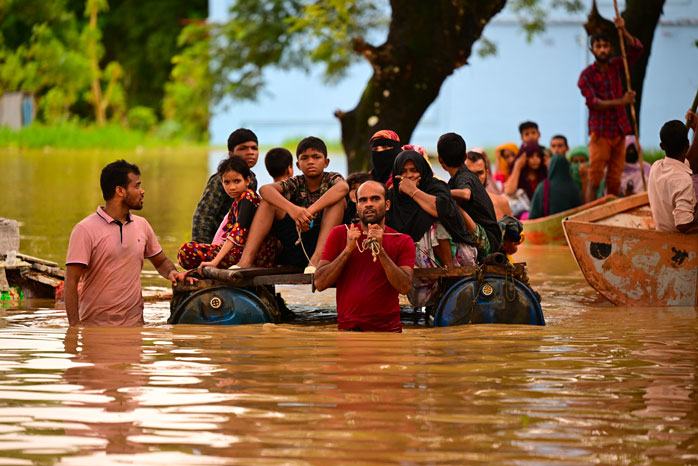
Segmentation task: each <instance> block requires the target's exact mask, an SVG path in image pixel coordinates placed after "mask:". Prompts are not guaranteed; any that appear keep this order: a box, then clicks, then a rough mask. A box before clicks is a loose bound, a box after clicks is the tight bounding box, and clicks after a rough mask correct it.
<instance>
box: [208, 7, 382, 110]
mask: <svg viewBox="0 0 698 466" xmlns="http://www.w3.org/2000/svg"><path fill="white" fill-rule="evenodd" d="M375 3H376V2H371V1H369V0H348V1H340V0H328V1H325V2H313V1H309V0H269V1H264V2H260V1H258V0H238V1H236V2H235V3H234V4H233V6H232V7H231V9H230V20H229V21H228V22H226V23H224V24H220V25H211V26H210V27H209V36H210V37H211V48H210V53H211V57H215V59H213V60H211V63H210V67H211V73H212V75H213V76H214V77H215V81H214V86H213V95H212V97H213V98H214V102H220V101H221V100H222V99H223V98H224V97H232V98H237V99H255V98H256V96H257V95H258V93H259V92H260V90H261V89H262V88H263V87H264V85H265V80H264V76H263V71H264V69H265V68H267V67H269V66H275V67H277V68H280V69H290V68H300V69H305V70H308V69H309V67H310V65H311V64H313V63H322V64H324V65H325V70H324V76H325V78H326V79H328V80H337V79H340V78H341V77H343V76H344V73H345V72H346V69H347V67H348V66H349V65H350V64H351V63H352V61H354V60H356V59H358V56H357V55H356V54H355V53H354V52H353V51H352V41H353V39H354V38H356V37H361V36H363V35H365V34H366V33H367V32H368V31H370V30H372V29H375V27H377V26H379V25H382V24H383V25H384V24H385V18H384V16H383V15H382V14H381V13H380V12H381V11H385V10H381V9H380V8H379V7H377V6H375Z"/></svg>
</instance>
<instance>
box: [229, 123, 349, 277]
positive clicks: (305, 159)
mask: <svg viewBox="0 0 698 466" xmlns="http://www.w3.org/2000/svg"><path fill="white" fill-rule="evenodd" d="M296 157H297V159H298V160H297V162H296V165H297V166H298V168H299V169H300V170H301V172H303V174H302V175H297V176H294V177H291V178H288V179H287V180H284V181H280V182H276V183H272V184H268V185H265V186H262V187H261V188H260V189H259V193H260V195H261V196H262V198H263V201H262V203H261V204H260V206H259V211H258V213H257V215H256V216H255V218H254V222H253V223H252V226H251V227H250V236H249V241H248V243H247V246H246V247H245V250H244V251H243V254H242V257H241V258H240V261H239V262H238V263H237V267H239V268H245V267H253V266H254V265H255V263H256V262H255V261H256V260H257V256H258V251H259V250H260V246H262V241H263V239H264V237H265V236H266V235H268V234H269V232H270V231H272V232H273V233H274V234H275V235H276V237H277V238H278V239H279V241H280V242H281V244H282V246H283V250H282V251H281V253H280V254H279V258H278V262H279V264H282V265H289V266H293V267H297V268H304V267H305V273H310V274H312V273H315V267H316V266H317V264H318V263H319V262H320V257H321V254H322V249H323V247H324V246H325V241H326V240H327V236H328V235H329V234H330V231H331V230H332V228H334V227H335V226H337V225H339V224H340V223H341V221H342V217H343V216H344V207H345V202H344V197H345V196H346V195H347V193H348V192H349V186H348V185H347V183H346V181H344V178H343V177H342V175H340V174H339V173H335V172H326V171H325V169H326V168H327V166H328V165H329V163H330V159H328V158H327V146H326V145H325V143H324V142H323V141H322V139H319V138H316V137H314V136H309V137H307V138H305V139H303V140H302V141H301V142H299V143H298V147H297V148H296ZM299 240H300V241H299Z"/></svg>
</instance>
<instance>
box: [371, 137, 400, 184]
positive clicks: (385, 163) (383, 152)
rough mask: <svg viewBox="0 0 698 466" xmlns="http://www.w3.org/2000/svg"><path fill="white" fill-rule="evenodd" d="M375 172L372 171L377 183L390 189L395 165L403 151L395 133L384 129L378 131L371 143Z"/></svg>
mask: <svg viewBox="0 0 698 466" xmlns="http://www.w3.org/2000/svg"><path fill="white" fill-rule="evenodd" d="M369 144H370V146H371V159H372V161H373V170H371V171H370V173H371V176H372V177H373V179H374V180H375V181H378V182H380V183H383V184H384V185H386V186H387V187H388V188H390V187H392V185H393V163H394V162H395V158H396V157H397V155H398V154H399V153H400V152H401V151H402V143H401V142H400V137H399V136H398V135H397V133H396V132H395V131H390V130H389V129H383V130H380V131H377V132H376V133H375V134H374V135H373V136H371V139H370V141H369Z"/></svg>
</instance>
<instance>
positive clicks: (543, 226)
mask: <svg viewBox="0 0 698 466" xmlns="http://www.w3.org/2000/svg"><path fill="white" fill-rule="evenodd" d="M614 199H616V196H613V195H611V194H609V195H606V196H604V197H601V198H599V199H596V200H595V201H592V202H589V203H587V204H583V205H580V206H579V207H575V208H574V209H569V210H565V211H564V212H559V213H557V214H553V215H548V216H547V217H541V218H535V219H533V220H524V221H523V222H522V223H523V225H524V229H523V231H524V234H525V235H526V243H529V244H567V241H566V240H565V232H564V231H563V230H562V221H563V220H564V219H565V218H566V217H569V216H570V215H574V214H576V213H578V212H582V211H584V210H586V209H590V208H592V207H596V206H598V205H601V204H605V203H606V202H609V201H612V200H614Z"/></svg>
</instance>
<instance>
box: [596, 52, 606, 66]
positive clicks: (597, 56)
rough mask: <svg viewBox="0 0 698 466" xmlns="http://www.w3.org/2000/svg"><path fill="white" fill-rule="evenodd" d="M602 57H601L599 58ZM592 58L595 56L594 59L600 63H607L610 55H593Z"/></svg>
mask: <svg viewBox="0 0 698 466" xmlns="http://www.w3.org/2000/svg"><path fill="white" fill-rule="evenodd" d="M601 57H603V58H601ZM594 58H596V61H597V62H599V63H601V64H606V63H608V60H609V59H610V55H600V54H599V55H594Z"/></svg>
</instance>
